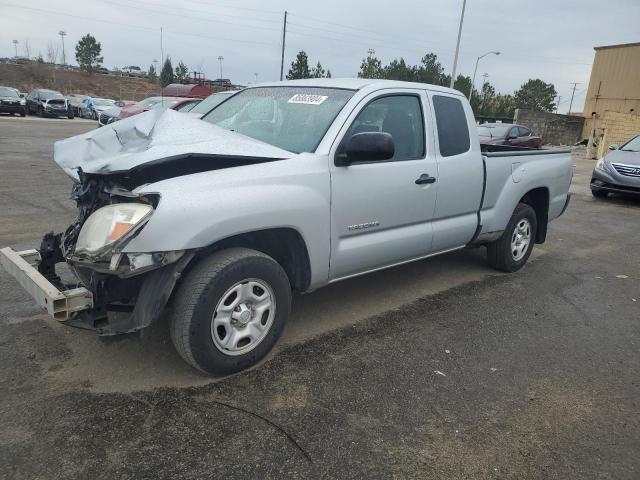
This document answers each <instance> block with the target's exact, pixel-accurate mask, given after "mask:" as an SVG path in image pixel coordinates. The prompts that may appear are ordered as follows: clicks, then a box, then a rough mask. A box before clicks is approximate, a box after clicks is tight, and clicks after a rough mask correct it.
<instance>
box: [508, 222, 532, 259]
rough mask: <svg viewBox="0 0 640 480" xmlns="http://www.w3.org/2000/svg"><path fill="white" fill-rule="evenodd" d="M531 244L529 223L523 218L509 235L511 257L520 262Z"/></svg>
mask: <svg viewBox="0 0 640 480" xmlns="http://www.w3.org/2000/svg"><path fill="white" fill-rule="evenodd" d="M530 243H531V222H529V220H528V219H526V218H523V219H520V220H519V221H518V223H516V227H515V228H514V229H513V232H512V234H511V257H512V258H513V259H514V260H515V261H516V262H518V261H520V260H522V258H523V257H524V256H525V255H526V253H527V250H528V249H529V244H530Z"/></svg>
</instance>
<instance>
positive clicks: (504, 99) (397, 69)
mask: <svg viewBox="0 0 640 480" xmlns="http://www.w3.org/2000/svg"><path fill="white" fill-rule="evenodd" d="M317 77H331V72H330V71H329V70H327V71H326V73H325V71H324V69H323V68H322V65H321V64H320V62H318V63H317V66H316V67H314V68H312V69H310V68H309V62H308V57H307V54H306V53H305V52H304V51H301V52H299V53H298V54H297V56H296V58H295V60H294V61H293V62H291V68H290V69H289V74H288V75H287V79H289V80H292V79H298V78H317ZM358 77H360V78H378V79H386V80H400V81H406V82H420V83H430V84H432V85H441V86H446V87H448V86H449V84H450V82H451V75H448V74H446V73H445V71H444V68H443V66H442V64H441V63H440V62H439V61H438V56H437V55H436V54H435V53H427V54H426V55H424V56H423V57H422V59H421V60H420V63H419V64H417V65H409V64H408V63H407V62H406V61H405V60H404V58H402V57H401V58H399V59H394V60H391V61H390V62H389V63H388V64H386V65H383V64H382V62H381V61H380V59H378V58H377V57H375V56H373V55H369V56H368V57H367V58H364V59H363V60H362V63H361V64H360V70H359V71H358ZM471 82H472V81H471V77H468V76H465V75H458V76H457V77H456V79H455V81H454V83H453V88H455V89H456V90H458V91H460V92H462V93H463V94H465V95H466V96H468V97H469V101H470V103H471V108H472V109H473V112H474V113H475V114H476V115H478V116H486V117H505V118H506V117H512V116H513V113H514V111H515V109H516V108H523V109H528V110H537V111H546V112H551V111H553V110H554V108H555V107H556V105H555V98H556V94H557V93H556V89H555V86H554V85H553V84H552V83H545V82H544V81H543V80H541V79H539V78H535V79H529V80H528V81H527V82H525V83H524V84H523V85H522V86H521V87H520V88H519V89H518V90H516V91H515V92H513V94H503V93H497V92H496V89H495V87H494V86H493V85H491V83H490V82H487V81H485V82H483V83H482V86H481V87H480V89H479V90H478V89H476V88H472V87H473V86H472V85H471Z"/></svg>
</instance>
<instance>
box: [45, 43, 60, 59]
mask: <svg viewBox="0 0 640 480" xmlns="http://www.w3.org/2000/svg"><path fill="white" fill-rule="evenodd" d="M57 61H58V45H57V44H56V43H54V42H52V41H49V43H47V62H48V63H56V62H57Z"/></svg>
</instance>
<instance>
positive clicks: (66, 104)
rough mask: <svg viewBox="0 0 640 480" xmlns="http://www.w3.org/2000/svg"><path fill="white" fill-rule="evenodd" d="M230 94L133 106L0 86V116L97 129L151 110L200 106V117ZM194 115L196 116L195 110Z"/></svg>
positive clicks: (151, 100)
mask: <svg viewBox="0 0 640 480" xmlns="http://www.w3.org/2000/svg"><path fill="white" fill-rule="evenodd" d="M233 93H235V91H230V92H218V93H215V94H213V95H211V96H210V97H207V98H205V99H202V98H191V97H172V96H153V97H149V98H146V99H144V100H142V101H140V102H134V101H130V100H113V99H109V98H93V97H90V96H88V95H78V94H72V95H69V96H64V95H63V94H62V93H60V92H57V91H55V90H48V89H36V90H33V91H31V92H30V93H29V94H28V95H27V94H24V93H21V92H20V91H19V90H17V89H15V88H13V87H3V86H0V113H8V114H10V115H14V114H16V115H20V116H22V117H24V116H26V115H27V114H32V115H38V116H40V117H67V118H69V119H72V118H75V117H80V118H88V119H93V120H96V121H98V124H99V126H103V125H107V124H109V123H113V122H115V121H117V120H120V119H122V118H127V117H130V116H133V115H136V114H138V113H142V112H146V111H148V110H151V109H155V108H171V109H173V110H177V111H181V112H189V111H191V110H192V109H194V108H195V107H196V106H198V105H199V104H200V103H202V104H203V105H202V106H201V107H200V108H201V109H202V112H200V115H202V114H203V113H206V112H207V111H209V110H211V109H212V108H213V107H214V106H215V105H217V104H218V103H220V102H221V101H222V100H223V99H224V98H226V97H228V96H229V95H231V94H233ZM194 113H197V110H196V112H194Z"/></svg>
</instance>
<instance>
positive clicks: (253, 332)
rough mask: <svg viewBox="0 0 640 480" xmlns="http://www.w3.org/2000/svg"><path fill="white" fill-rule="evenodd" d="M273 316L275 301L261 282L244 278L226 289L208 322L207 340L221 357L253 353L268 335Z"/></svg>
mask: <svg viewBox="0 0 640 480" xmlns="http://www.w3.org/2000/svg"><path fill="white" fill-rule="evenodd" d="M275 313H276V297H275V294H274V292H273V289H272V288H271V286H269V284H268V283H266V282H265V281H264V280H260V279H257V278H248V279H245V280H242V281H240V282H237V283H236V284H234V285H233V286H232V287H231V288H229V289H228V290H227V291H226V292H225V293H224V295H222V297H221V298H220V300H219V301H218V304H217V305H216V308H215V310H214V312H213V316H212V318H211V338H212V340H213V343H214V345H215V346H216V348H217V349H218V350H220V351H221V352H222V353H224V354H225V355H230V356H237V355H243V354H245V353H248V352H250V351H252V350H253V349H255V348H256V347H257V346H258V345H260V343H262V341H263V340H264V339H265V337H266V336H267V334H268V333H269V331H270V329H271V326H272V325H273V321H274V318H275Z"/></svg>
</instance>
